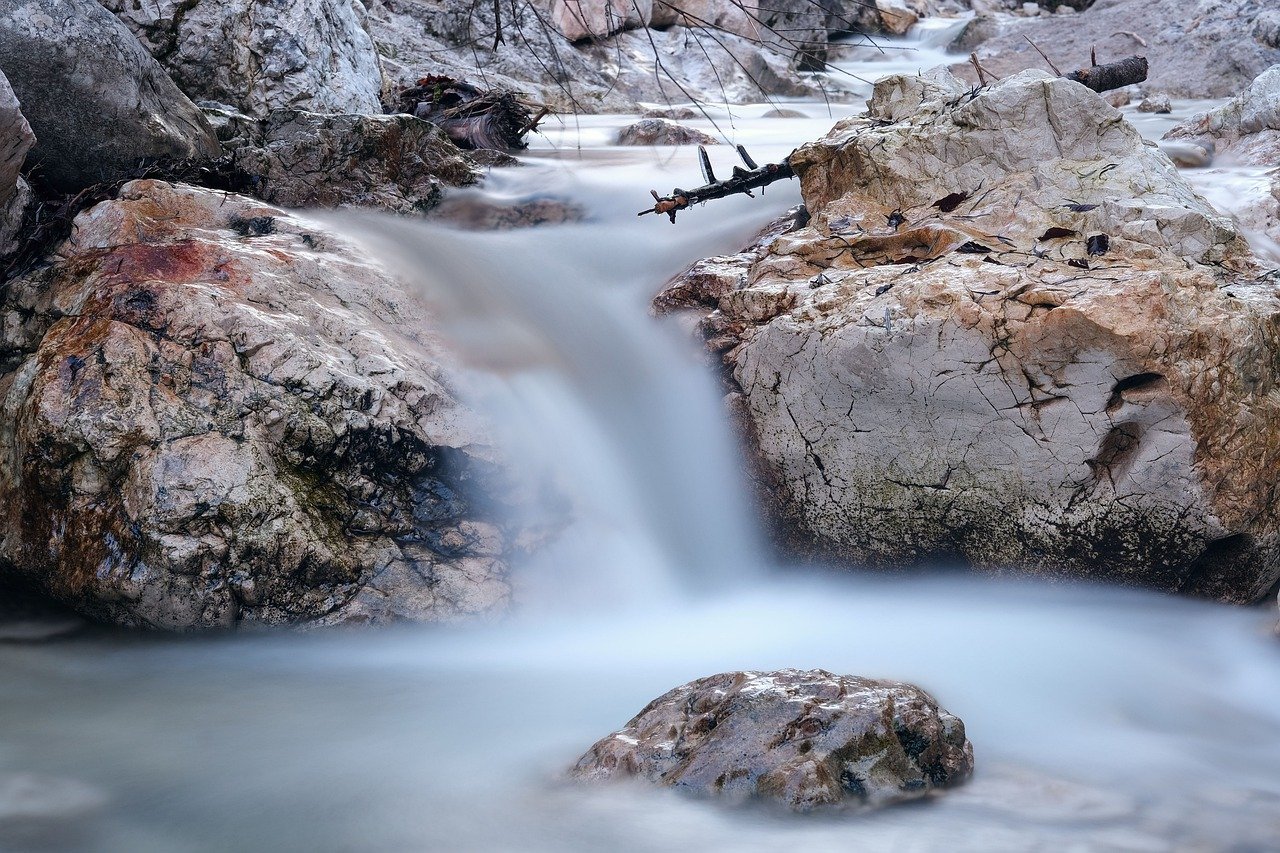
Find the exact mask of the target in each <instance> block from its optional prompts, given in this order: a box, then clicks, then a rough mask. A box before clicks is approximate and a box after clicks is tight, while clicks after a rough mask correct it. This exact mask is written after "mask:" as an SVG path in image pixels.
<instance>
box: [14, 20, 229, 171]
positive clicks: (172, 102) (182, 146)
mask: <svg viewBox="0 0 1280 853" xmlns="http://www.w3.org/2000/svg"><path fill="white" fill-rule="evenodd" d="M0 71H3V73H4V74H5V76H6V77H8V79H9V83H10V84H11V85H12V87H13V91H14V92H15V93H17V96H18V100H19V102H20V103H21V104H22V112H23V115H25V116H26V119H27V121H28V122H30V123H31V127H32V129H33V130H34V131H35V135H36V144H35V147H34V148H33V149H32V150H31V152H30V153H29V154H28V156H27V164H26V169H27V170H28V171H29V172H31V173H32V174H33V175H35V176H37V177H38V179H39V180H40V181H41V182H43V183H45V184H47V185H49V186H50V187H52V188H54V189H56V190H59V191H62V192H76V191H78V190H80V189H83V188H84V187H87V186H89V185H92V184H95V183H102V182H110V181H115V180H119V179H122V178H126V177H129V176H131V175H136V174H137V173H138V168H139V166H140V165H141V164H145V163H154V162H164V161H175V160H198V159H205V158H212V157H216V156H217V155H218V154H219V147H218V142H217V139H216V138H215V137H214V135H213V132H212V130H210V128H209V125H208V123H207V122H206V121H205V119H204V116H202V115H201V114H200V111H199V110H198V109H196V107H195V105H194V104H192V103H191V102H190V101H189V100H188V99H187V97H186V96H185V95H183V94H182V92H180V91H179V90H178V88H177V87H176V86H175V85H174V84H173V81H172V80H170V79H169V77H168V75H166V74H165V73H164V70H163V69H162V68H161V67H160V66H159V65H158V64H156V62H155V60H153V59H152V58H151V56H150V55H149V54H148V53H147V51H146V50H145V49H144V48H143V47H142V46H141V45H140V44H138V42H137V40H136V39H135V38H134V37H133V35H132V34H130V32H129V31H128V29H126V28H125V27H124V25H122V24H121V23H120V22H119V21H117V20H116V19H115V18H114V17H113V16H112V15H111V14H110V13H109V12H107V11H106V10H105V9H103V8H102V6H100V5H98V3H96V2H93V0H0Z"/></svg>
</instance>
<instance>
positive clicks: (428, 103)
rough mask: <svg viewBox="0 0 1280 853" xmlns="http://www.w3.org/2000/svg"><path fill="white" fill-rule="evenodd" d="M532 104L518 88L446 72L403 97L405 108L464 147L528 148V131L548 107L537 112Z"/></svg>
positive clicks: (401, 105) (421, 82)
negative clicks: (479, 83) (486, 85)
mask: <svg viewBox="0 0 1280 853" xmlns="http://www.w3.org/2000/svg"><path fill="white" fill-rule="evenodd" d="M530 106H531V105H530V104H529V103H528V102H526V101H524V100H523V99H522V98H521V97H520V96H519V95H518V94H517V93H515V92H508V91H506V90H503V89H493V90H484V89H480V88H478V87H476V86H472V85H471V84H470V83H464V82H462V81H461V80H455V79H453V78H452V77H444V76H432V77H423V78H422V79H421V80H419V81H418V84H417V85H416V86H410V87H409V88H407V89H404V90H402V91H401V92H400V97H399V109H400V111H401V112H406V113H410V114H411V115H415V116H417V117H418V118H421V119H426V120H427V121H429V122H432V123H433V124H435V125H437V126H439V128H440V129H441V130H443V131H444V132H445V133H446V134H447V135H448V136H449V138H450V139H452V140H453V142H454V143H455V144H456V145H458V146H460V147H462V148H494V149H498V150H511V149H515V150H518V149H521V148H524V147H525V141H524V137H525V135H526V134H527V133H529V132H530V131H532V130H535V129H536V128H537V126H538V122H539V121H541V120H542V118H543V117H544V116H545V115H546V114H547V111H548V108H547V107H542V109H541V110H540V111H539V112H538V113H537V115H534V114H533V113H531V112H530ZM532 106H538V105H532Z"/></svg>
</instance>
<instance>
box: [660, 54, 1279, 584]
mask: <svg viewBox="0 0 1280 853" xmlns="http://www.w3.org/2000/svg"><path fill="white" fill-rule="evenodd" d="M869 107H870V109H869V115H868V116H867V117H865V118H858V119H849V120H845V121H843V122H841V123H840V124H838V125H837V126H836V127H835V128H834V129H833V130H832V131H831V133H830V134H828V136H827V137H825V138H824V139H821V140H819V141H817V142H815V143H813V144H810V145H807V146H805V147H803V148H801V149H800V150H799V151H797V152H796V153H795V154H793V155H792V157H791V164H792V166H793V167H794V168H795V170H796V172H797V174H798V175H799V177H800V179H801V184H802V193H803V195H804V199H805V202H806V204H807V206H808V210H809V213H810V214H811V217H812V221H811V222H810V223H809V224H808V225H806V226H805V227H802V228H797V229H795V230H792V231H790V232H788V233H783V234H781V235H780V236H774V237H773V238H771V239H767V242H766V243H765V244H764V245H762V246H761V247H759V250H758V251H756V252H748V253H745V254H743V255H739V256H736V259H735V258H732V257H731V258H724V259H720V260H719V261H718V262H717V264H716V271H715V272H716V276H717V277H718V280H719V281H721V282H723V283H724V284H727V285H729V288H731V289H727V292H725V290H724V289H722V290H720V291H715V289H714V288H713V289H712V292H718V293H720V294H721V295H719V296H718V298H717V301H716V305H717V308H716V310H715V311H713V312H712V313H711V314H710V316H708V317H707V318H706V319H705V320H704V330H705V331H706V333H707V337H708V342H709V344H710V345H711V346H712V347H713V348H714V349H715V350H716V351H718V352H720V353H722V354H723V356H724V358H725V364H726V367H727V368H728V369H730V370H731V371H732V377H731V382H732V383H733V384H734V385H735V386H736V389H735V390H739V391H740V392H741V395H742V396H741V398H740V402H741V410H742V411H744V412H745V414H746V420H747V432H748V433H749V435H750V436H751V438H752V441H753V443H754V446H755V447H756V448H757V449H758V450H759V451H760V453H761V455H762V457H763V459H764V468H765V471H764V474H765V476H764V477H762V479H763V480H765V481H767V482H769V483H771V484H773V496H774V498H776V502H777V504H778V506H779V507H780V510H779V512H780V515H781V517H782V519H783V522H782V524H783V527H784V528H785V529H786V530H787V532H788V533H789V534H790V541H791V542H792V543H793V545H794V546H795V547H796V548H797V549H801V550H807V551H810V552H818V553H821V554H823V555H824V556H829V557H834V558H837V559H844V560H848V561H851V562H857V563H862V564H866V563H881V564H902V563H909V562H912V561H916V560H920V559H922V558H929V557H944V558H954V557H960V558H962V559H966V560H968V561H970V562H971V563H973V564H976V565H978V566H981V567H985V568H988V569H993V570H1012V571H1017V572H1026V573H1037V574H1052V575H1067V576H1075V577H1088V578H1095V579H1099V580H1108V581H1113V582H1121V583H1126V584H1133V585H1141V586H1147V587H1152V588H1156V589H1163V590H1170V591H1179V592H1183V593H1188V594H1196V595H1202V596H1209V597H1214V598H1218V599H1221V600H1226V601H1241V602H1243V601H1254V600H1257V599H1259V598H1260V597H1261V596H1263V595H1264V594H1265V593H1266V592H1267V590H1268V589H1270V588H1271V586H1272V585H1273V584H1274V583H1275V581H1276V579H1277V577H1280V562H1278V560H1277V530H1278V528H1280V519H1278V518H1277V508H1278V507H1280V504H1277V502H1276V501H1275V500H1274V499H1273V497H1272V494H1273V489H1274V484H1275V482H1276V481H1277V479H1280V450H1278V448H1280V396H1278V395H1277V390H1280V388H1278V382H1277V380H1280V366H1278V365H1277V360H1276V353H1277V352H1280V331H1278V329H1280V299H1277V295H1276V290H1275V286H1274V283H1273V282H1271V281H1270V280H1269V279H1268V278H1267V277H1266V275H1265V271H1264V270H1263V269H1261V268H1260V267H1259V266H1258V265H1257V264H1256V261H1255V259H1254V258H1253V257H1252V255H1251V254H1250V252H1249V249H1248V246H1247V245H1246V244H1245V242H1244V241H1243V240H1242V239H1241V238H1240V236H1239V235H1238V234H1237V233H1236V232H1235V230H1234V227H1233V225H1232V223H1231V221H1230V220H1229V219H1227V218H1226V217H1223V216H1221V215H1220V214H1218V213H1217V212H1216V211H1215V210H1214V209H1213V208H1212V207H1211V206H1210V205H1209V204H1208V203H1207V202H1205V201H1204V200H1203V199H1202V198H1200V197H1199V196H1197V195H1196V194H1195V193H1194V192H1193V191H1192V190H1191V189H1190V187H1188V185H1187V184H1186V183H1185V181H1184V180H1183V179H1182V177H1181V176H1180V175H1178V174H1177V172H1176V170H1175V169H1174V167H1173V165H1172V163H1170V162H1169V160H1168V159H1167V158H1166V157H1165V156H1164V155H1163V154H1162V153H1160V151H1159V150H1158V149H1156V148H1155V147H1154V146H1151V145H1148V144H1146V143H1144V141H1143V140H1142V138H1141V137H1140V136H1139V134H1138V133H1137V131H1136V130H1135V129H1134V128H1133V127H1132V126H1130V125H1129V124H1127V123H1126V122H1125V121H1124V119H1123V118H1122V116H1121V115H1120V114H1119V113H1118V112H1117V111H1116V110H1115V109H1114V108H1113V107H1111V106H1109V105H1108V104H1107V103H1106V102H1105V101H1103V100H1102V99H1101V98H1099V97H1098V96H1097V95H1095V94H1094V93H1092V92H1090V91H1089V90H1087V89H1085V88H1084V87H1083V86H1081V85H1079V84H1077V83H1073V82H1070V81H1068V80H1064V79H1060V78H1054V77H1051V76H1050V75H1048V74H1046V73H1044V72H1037V71H1026V72H1022V73H1020V74H1018V75H1015V76H1014V77H1011V78H1007V79H1005V80H1002V81H1000V82H999V83H998V84H996V85H994V86H992V87H989V88H983V89H980V90H976V91H970V90H969V88H968V87H967V86H966V85H964V84H962V83H960V82H959V81H957V80H955V78H952V77H950V75H945V74H939V75H935V76H926V77H895V78H888V79H886V80H883V81H881V82H880V83H879V84H877V86H876V89H875V93H874V95H873V98H872V100H871V101H870V104H869ZM1010 128H1017V129H1018V132H1017V133H1010ZM775 234H776V232H775ZM735 266H736V268H737V269H736V273H737V274H736V275H735V274H734V272H735V270H734V269H733V268H734V267H735ZM693 273H694V274H699V275H703V276H704V277H705V275H706V273H707V270H706V269H705V265H703V267H696V268H695V269H694V270H693ZM681 286H682V282H680V281H678V282H677V283H676V285H674V286H673V287H672V288H671V289H669V292H668V295H673V294H675V293H678V292H680V290H681ZM722 287H723V286H722ZM685 289H686V290H687V289H689V288H685ZM706 291H707V288H706V287H703V288H701V290H699V291H698V292H706ZM667 303H668V300H667V299H665V298H662V297H660V299H659V304H667Z"/></svg>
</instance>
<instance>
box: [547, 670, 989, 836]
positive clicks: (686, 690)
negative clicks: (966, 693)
mask: <svg viewBox="0 0 1280 853" xmlns="http://www.w3.org/2000/svg"><path fill="white" fill-rule="evenodd" d="M972 773H973V747H972V745H971V744H970V743H969V742H968V741H967V740H966V739H965V734H964V723H962V722H961V721H960V719H959V718H958V717H955V716H953V715H952V714H949V713H947V712H946V711H944V710H943V709H941V708H939V707H938V703H937V702H936V701H934V699H933V698H932V697H931V696H929V695H928V694H927V693H925V692H924V691H922V690H920V689H919V688H917V687H912V686H911V685H909V684H901V683H898V682H892V681H874V680H872V679H869V678H857V677H854V676H848V675H833V674H831V673H829V672H826V671H824V670H820V669H818V670H811V671H800V670H794V669H784V670H779V671H777V672H726V673H721V674H720V675H713V676H710V677H708V678H700V679H698V680H697V681H691V682H689V683H688V684H685V685H682V686H680V687H677V688H675V689H674V690H671V691H669V692H667V693H664V694H663V695H662V696H659V697H658V698H657V699H654V700H653V701H652V702H650V703H649V704H648V705H647V706H646V707H645V708H644V710H642V711H641V712H640V713H639V714H637V715H636V716H635V717H634V718H633V719H632V720H631V721H630V722H628V723H627V725H626V727H625V728H623V729H622V730H621V731H618V732H614V733H613V734H611V735H609V736H608V737H606V738H604V739H603V740H601V741H599V742H598V743H596V744H595V745H594V746H593V747H591V749H590V750H588V751H587V753H586V754H585V755H583V756H582V758H581V759H579V760H578V763H577V765H576V766H575V767H574V768H573V770H572V771H571V774H572V775H573V776H574V777H575V778H577V779H581V780H584V781H589V782H602V781H606V780H611V779H626V778H633V777H634V778H640V779H644V780H647V781H649V782H653V783H655V784H659V785H669V786H671V787H675V788H679V789H683V790H686V791H690V792H694V793H698V794H704V795H714V796H720V797H725V798H727V799H729V800H731V801H744V800H748V799H756V798H758V799H763V800H771V801H777V802H780V803H782V804H784V805H786V806H787V807H789V808H791V809H795V810H796V811H810V810H813V809H817V808H825V807H841V806H842V807H853V808H864V807H875V806H883V805H887V804H889V803H894V802H899V801H902V800H912V799H918V798H920V797H924V796H927V795H929V794H930V793H932V792H934V791H937V790H939V789H942V788H949V787H952V786H954V785H958V784H960V783H961V782H964V781H965V780H966V779H968V778H969V776H970V775H971V774H972Z"/></svg>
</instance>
